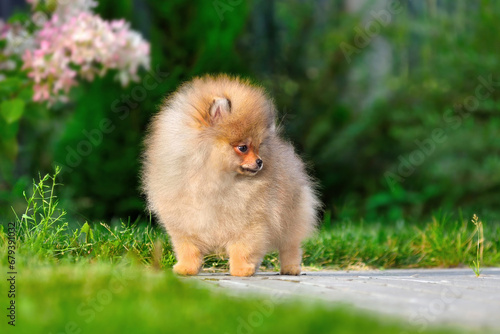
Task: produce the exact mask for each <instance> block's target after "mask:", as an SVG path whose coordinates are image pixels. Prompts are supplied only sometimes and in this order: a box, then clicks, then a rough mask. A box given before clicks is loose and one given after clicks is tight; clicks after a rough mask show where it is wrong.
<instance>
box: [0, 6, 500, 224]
mask: <svg viewBox="0 0 500 334" xmlns="http://www.w3.org/2000/svg"><path fill="white" fill-rule="evenodd" d="M499 15H500V2H498V1H494V0H490V1H487V0H481V1H466V0H449V1H447V0H408V1H403V0H401V1H399V0H375V1H369V0H328V1H327V0H316V1H305V0H286V1H285V0H254V1H243V0H215V1H206V0H191V1H181V0H170V1H163V0H99V1H96V2H95V3H94V2H93V1H84V0H74V1H71V0H60V1H58V2H57V1H50V0H48V1H41V0H40V1H36V0H31V1H29V2H25V1H24V0H2V2H1V4H0V18H1V19H2V20H3V23H1V24H0V36H1V37H0V50H1V53H0V103H1V104H0V154H1V162H0V171H1V177H0V217H4V218H2V220H10V219H11V217H12V215H13V213H12V209H11V206H12V207H14V209H15V210H16V211H17V212H20V211H21V210H22V209H23V208H24V207H25V202H24V199H23V191H24V190H26V189H28V188H29V187H30V185H31V182H32V179H34V178H35V179H36V178H37V177H38V174H39V173H40V174H42V175H44V174H45V173H53V171H54V168H55V166H56V165H59V166H62V173H61V176H60V182H61V183H63V184H64V186H63V187H61V188H60V190H59V192H58V196H59V200H60V201H61V205H62V206H63V207H64V208H65V209H66V210H67V211H68V213H69V214H70V215H71V216H72V217H73V218H74V219H75V220H77V221H83V222H84V221H115V220H118V219H124V220H125V221H126V220H131V221H135V220H147V219H149V217H148V213H147V212H146V211H145V205H144V199H143V197H142V196H141V194H140V192H139V190H138V188H139V179H138V171H139V168H140V155H141V145H142V140H143V138H144V133H145V128H146V126H147V124H148V122H149V120H150V118H151V116H152V115H154V114H155V113H156V112H157V109H158V105H159V104H160V103H161V101H162V99H163V98H164V96H165V95H166V94H168V93H170V92H172V91H174V90H175V89H176V87H178V86H179V84H181V83H182V82H184V81H186V80H189V79H190V78H192V77H193V76H197V75H202V74H205V73H219V72H226V73H231V74H234V75H240V76H245V77H249V78H251V79H252V80H253V81H255V82H257V83H260V84H262V85H263V86H264V87H265V88H266V89H267V90H268V91H269V93H270V95H272V96H273V97H274V99H275V103H276V105H277V107H278V110H279V112H280V117H279V118H280V123H281V124H282V125H283V127H284V134H285V136H286V137H287V138H288V139H289V140H291V141H292V142H293V143H294V145H295V147H296V149H297V151H298V153H299V154H300V155H301V156H302V157H304V159H305V160H306V161H308V162H310V171H311V173H312V174H313V175H314V177H315V178H316V179H317V180H318V184H319V188H320V192H321V196H322V200H323V202H324V205H325V210H326V212H327V214H328V215H331V216H332V217H333V218H334V219H336V220H359V219H364V220H367V221H373V220H384V221H398V220H406V221H417V220H419V219H426V218H427V217H429V216H430V215H432V214H435V213H436V212H439V211H440V212H451V213H453V214H457V213H459V212H463V213H464V215H467V216H468V215H471V214H472V213H477V214H479V215H481V216H482V217H483V218H484V219H485V220H488V219H489V220H490V221H491V220H492V219H497V218H498V216H500V215H498V213H499V211H498V208H499V203H500V155H499V153H500V136H499V132H500V130H499V129H500V115H499V112H498V111H499V106H500V63H499V60H498V59H499V58H498V57H499V54H500V52H499V51H500V34H499V28H498V17H499ZM122 19H124V20H122ZM128 24H130V26H128Z"/></svg>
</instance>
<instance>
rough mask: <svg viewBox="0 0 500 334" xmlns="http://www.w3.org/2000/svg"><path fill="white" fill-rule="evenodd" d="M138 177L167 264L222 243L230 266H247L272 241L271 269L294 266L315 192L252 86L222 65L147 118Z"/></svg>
mask: <svg viewBox="0 0 500 334" xmlns="http://www.w3.org/2000/svg"><path fill="white" fill-rule="evenodd" d="M142 180H143V190H144V192H145V194H146V197H147V201H148V206H149V209H150V210H151V211H152V212H153V213H154V214H155V215H156V216H157V217H158V219H159V220H160V222H161V223H162V224H163V226H165V228H166V230H167V232H168V234H169V235H170V238H171V241H172V243H173V247H174V251H175V254H176V257H177V264H176V265H175V266H174V271H175V272H176V273H178V274H181V275H196V274H197V273H198V272H199V271H200V268H201V267H202V264H203V256H204V255H205V254H207V253H210V252H215V251H221V250H222V251H224V252H226V253H227V254H228V255H229V266H230V273H231V275H235V276H250V275H253V274H254V273H255V271H256V269H257V268H258V266H259V264H260V263H261V261H262V258H263V257H264V255H265V254H266V253H267V252H269V251H271V250H278V251H279V256H280V263H281V274H284V275H298V274H300V270H301V268H300V264H301V261H302V251H301V242H302V241H303V240H304V238H306V237H307V236H308V235H310V233H311V232H312V231H313V230H314V227H315V222H316V213H317V209H318V207H319V202H318V199H317V197H316V195H315V192H314V189H313V184H312V182H311V179H310V177H309V176H308V175H307V173H306V171H305V168H304V163H303V162H302V161H301V159H300V158H299V157H298V156H297V155H296V154H295V153H294V149H293V147H292V145H290V144H289V143H287V142H286V141H284V140H283V139H281V138H280V136H279V131H278V130H277V128H276V111H275V108H274V106H273V103H272V101H271V100H270V99H269V98H268V97H267V96H266V94H265V93H264V91H263V90H262V89H261V88H259V87H256V86H253V85H251V84H250V83H249V82H248V81H245V80H242V79H239V78H232V77H229V76H226V75H219V76H204V77H200V78H195V79H194V80H192V81H190V82H188V83H186V84H184V85H182V86H181V87H180V88H179V89H178V90H177V91H176V92H175V93H173V94H172V95H170V96H169V97H168V98H167V99H166V101H165V103H164V105H163V107H162V108H161V110H160V112H159V113H158V114H157V115H156V116H155V117H154V118H153V121H152V123H151V126H150V131H149V133H148V135H147V138H146V149H145V152H144V165H143V173H142Z"/></svg>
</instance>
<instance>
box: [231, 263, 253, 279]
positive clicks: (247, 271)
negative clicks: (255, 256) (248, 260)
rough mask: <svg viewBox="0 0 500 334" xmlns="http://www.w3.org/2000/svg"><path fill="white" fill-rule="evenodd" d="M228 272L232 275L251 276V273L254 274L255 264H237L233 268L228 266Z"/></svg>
mask: <svg viewBox="0 0 500 334" xmlns="http://www.w3.org/2000/svg"><path fill="white" fill-rule="evenodd" d="M229 272H230V273H231V275H232V276H240V277H247V276H252V275H253V274H255V266H253V265H248V266H238V267H235V268H230V269H229Z"/></svg>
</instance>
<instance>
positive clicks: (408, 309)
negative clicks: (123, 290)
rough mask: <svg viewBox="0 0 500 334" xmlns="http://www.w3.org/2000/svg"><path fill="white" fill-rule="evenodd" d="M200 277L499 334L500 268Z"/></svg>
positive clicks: (240, 290)
mask: <svg viewBox="0 0 500 334" xmlns="http://www.w3.org/2000/svg"><path fill="white" fill-rule="evenodd" d="M188 279H196V280H199V281H201V282H203V283H205V284H208V285H210V286H212V287H217V288H222V289H226V290H227V291H228V292H229V293H235V294H237V295H240V294H245V293H253V294H255V293H261V294H267V295H270V296H271V298H272V299H276V300H281V299H282V298H286V297H297V296H299V297H302V298H304V297H307V298H308V300H311V298H319V299H322V300H326V301H327V302H328V303H331V302H341V303H346V304H350V305H354V306H356V307H357V308H361V309H365V310H370V311H375V312H379V313H384V314H391V315H398V316H399V317H400V318H401V317H402V319H403V321H407V322H408V324H412V325H415V326H417V328H421V329H422V330H423V329H425V328H427V327H428V326H429V325H434V324H452V325H454V326H458V327H466V328H473V329H487V328H488V329H491V330H493V331H494V332H495V331H498V333H500V268H488V269H483V271H482V275H481V276H480V277H479V278H477V277H476V276H475V275H474V273H473V272H472V270H471V269H416V270H413V269H410V270H406V269H401V270H384V271H317V272H305V273H303V274H302V275H300V276H280V275H278V274H277V273H269V272H259V273H257V275H256V276H254V277H245V278H239V277H231V276H229V275H228V274H225V273H216V274H211V273H202V274H200V275H199V276H196V277H194V278H188Z"/></svg>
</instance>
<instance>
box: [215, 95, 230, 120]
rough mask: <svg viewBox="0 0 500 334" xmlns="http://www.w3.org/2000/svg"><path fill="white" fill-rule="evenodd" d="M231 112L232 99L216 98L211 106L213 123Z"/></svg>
mask: <svg viewBox="0 0 500 334" xmlns="http://www.w3.org/2000/svg"><path fill="white" fill-rule="evenodd" d="M230 112H231V101H230V100H229V99H226V98H224V97H219V98H215V99H214V101H213V102H212V105H211V106H210V120H211V121H212V124H215V123H217V122H219V121H220V120H221V119H223V118H224V117H226V116H227V115H229V113H230Z"/></svg>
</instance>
